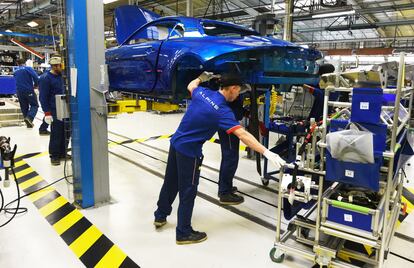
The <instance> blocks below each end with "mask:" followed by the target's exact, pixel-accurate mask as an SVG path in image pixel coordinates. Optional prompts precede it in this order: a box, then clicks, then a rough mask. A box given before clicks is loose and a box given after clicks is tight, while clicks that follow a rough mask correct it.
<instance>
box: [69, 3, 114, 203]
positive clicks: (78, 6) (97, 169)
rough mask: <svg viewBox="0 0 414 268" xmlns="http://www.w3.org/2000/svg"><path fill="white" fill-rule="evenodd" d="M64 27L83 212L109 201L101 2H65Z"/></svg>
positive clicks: (76, 177)
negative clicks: (66, 38) (85, 209)
mask: <svg viewBox="0 0 414 268" xmlns="http://www.w3.org/2000/svg"><path fill="white" fill-rule="evenodd" d="M66 24H67V32H68V35H67V36H68V41H67V51H68V63H69V64H68V65H69V68H70V69H72V71H71V72H70V73H71V77H70V81H71V90H72V93H71V95H72V96H71V120H72V161H73V176H74V196H75V201H76V202H77V203H78V204H79V205H80V206H82V207H83V208H86V207H91V206H94V205H95V204H97V203H102V202H107V201H109V172H108V134H107V121H106V119H107V118H106V106H105V105H104V98H103V97H104V96H103V94H102V91H104V88H105V84H106V78H105V70H106V69H105V55H104V53H105V50H104V20H103V2H102V1H101V0H66ZM75 70H76V73H77V75H76V77H75ZM75 81H77V82H76V84H75ZM74 91H76V92H74Z"/></svg>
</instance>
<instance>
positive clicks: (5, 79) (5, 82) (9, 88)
mask: <svg viewBox="0 0 414 268" xmlns="http://www.w3.org/2000/svg"><path fill="white" fill-rule="evenodd" d="M13 94H16V80H15V79H14V77H13V76H12V75H0V95H13Z"/></svg>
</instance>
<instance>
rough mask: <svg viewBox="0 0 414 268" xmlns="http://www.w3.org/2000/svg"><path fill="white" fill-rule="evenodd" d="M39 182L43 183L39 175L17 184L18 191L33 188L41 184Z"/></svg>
mask: <svg viewBox="0 0 414 268" xmlns="http://www.w3.org/2000/svg"><path fill="white" fill-rule="evenodd" d="M41 181H43V178H42V177H40V176H39V175H37V176H36V177H34V178H32V179H30V180H27V181H25V182H22V183H19V186H20V189H22V190H25V189H27V188H29V187H30V186H33V185H35V184H36V183H38V182H41Z"/></svg>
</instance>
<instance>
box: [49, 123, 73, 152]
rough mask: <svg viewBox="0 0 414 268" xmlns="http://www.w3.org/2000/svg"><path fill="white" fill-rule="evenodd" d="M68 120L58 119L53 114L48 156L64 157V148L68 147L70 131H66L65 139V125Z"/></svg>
mask: <svg viewBox="0 0 414 268" xmlns="http://www.w3.org/2000/svg"><path fill="white" fill-rule="evenodd" d="M67 124H68V122H66V120H65V121H60V120H58V119H57V118H56V115H53V122H52V124H51V125H50V130H51V131H50V140H49V156H50V158H63V157H65V156H66V155H65V153H66V149H67V148H68V143H69V137H70V135H69V134H70V132H69V131H66V139H65V125H66V126H67Z"/></svg>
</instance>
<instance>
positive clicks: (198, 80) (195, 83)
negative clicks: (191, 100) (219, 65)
mask: <svg viewBox="0 0 414 268" xmlns="http://www.w3.org/2000/svg"><path fill="white" fill-rule="evenodd" d="M213 78H220V75H216V74H214V73H211V72H203V73H202V74H200V76H199V77H197V78H196V79H194V80H193V81H191V82H190V84H188V86H187V89H188V91H190V93H191V95H192V94H193V91H194V89H196V88H197V87H198V86H199V85H200V84H201V83H204V82H207V81H210V80H211V79H213Z"/></svg>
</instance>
